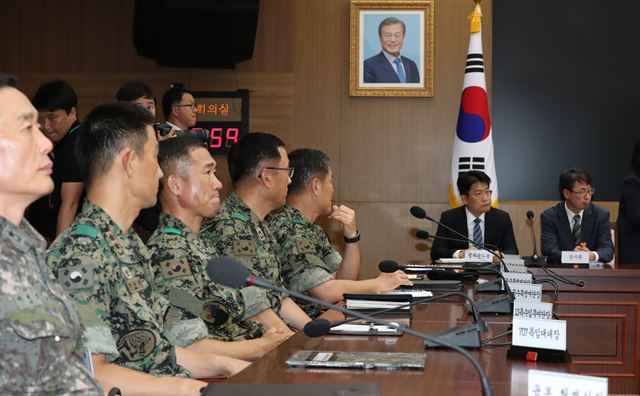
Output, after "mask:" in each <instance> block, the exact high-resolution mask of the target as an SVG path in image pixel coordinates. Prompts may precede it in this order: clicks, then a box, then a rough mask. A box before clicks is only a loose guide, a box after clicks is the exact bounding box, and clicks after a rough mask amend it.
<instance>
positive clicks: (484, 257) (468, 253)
mask: <svg viewBox="0 0 640 396" xmlns="http://www.w3.org/2000/svg"><path fill="white" fill-rule="evenodd" d="M464 261H466V262H473V263H490V262H492V261H493V254H491V253H489V252H487V251H486V250H476V249H466V250H465V251H464Z"/></svg>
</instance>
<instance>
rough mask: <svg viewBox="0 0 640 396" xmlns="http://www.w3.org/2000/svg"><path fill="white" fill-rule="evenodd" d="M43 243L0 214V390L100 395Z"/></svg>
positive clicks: (26, 226) (70, 308)
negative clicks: (46, 258)
mask: <svg viewBox="0 0 640 396" xmlns="http://www.w3.org/2000/svg"><path fill="white" fill-rule="evenodd" d="M45 246H46V242H45V241H44V238H42V237H41V236H40V235H39V234H38V233H37V232H36V230H35V229H34V228H33V227H31V225H30V224H29V223H28V222H27V221H26V220H23V221H22V223H21V224H20V227H16V226H15V225H14V224H13V223H11V222H10V221H8V220H7V219H5V218H4V217H2V216H0V354H2V358H1V359H0V394H2V395H42V394H47V395H95V396H97V395H102V394H103V393H102V389H101V388H100V385H99V384H98V383H97V381H96V380H95V379H94V378H93V376H92V375H91V374H90V373H89V371H88V370H87V369H86V368H85V367H84V366H83V364H82V360H81V356H82V351H81V349H82V347H83V342H82V333H83V329H82V326H81V325H80V320H79V318H78V314H77V312H76V310H75V307H74V306H73V302H72V301H71V299H69V297H68V296H67V295H66V294H65V293H64V290H63V289H62V288H61V287H60V285H59V284H58V283H57V282H56V281H55V278H54V277H53V275H52V274H51V272H50V271H49V269H48V268H47V266H46V265H45V262H44V249H45Z"/></svg>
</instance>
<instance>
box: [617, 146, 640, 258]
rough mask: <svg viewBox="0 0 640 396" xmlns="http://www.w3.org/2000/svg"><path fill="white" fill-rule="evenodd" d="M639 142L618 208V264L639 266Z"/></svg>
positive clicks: (635, 148)
mask: <svg viewBox="0 0 640 396" xmlns="http://www.w3.org/2000/svg"><path fill="white" fill-rule="evenodd" d="M638 246H640V140H638V141H636V144H635V145H634V147H633V155H632V156H631V172H630V173H629V174H628V175H627V177H625V178H624V184H623V185H622V194H621V196H620V206H619V207H618V260H617V261H618V263H620V264H640V250H639V249H638Z"/></svg>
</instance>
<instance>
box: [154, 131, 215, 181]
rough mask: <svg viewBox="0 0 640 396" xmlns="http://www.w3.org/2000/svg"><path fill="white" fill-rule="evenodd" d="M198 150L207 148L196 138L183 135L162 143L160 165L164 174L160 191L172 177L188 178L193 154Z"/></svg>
mask: <svg viewBox="0 0 640 396" xmlns="http://www.w3.org/2000/svg"><path fill="white" fill-rule="evenodd" d="M197 148H204V149H206V148H207V145H206V144H205V142H204V141H203V140H202V139H200V138H198V137H195V136H190V135H183V136H178V137H176V138H173V139H167V140H164V141H162V142H160V151H159V153H158V164H159V165H160V169H162V173H163V174H164V175H163V176H162V178H161V179H160V190H159V191H158V192H160V191H162V188H163V186H164V185H165V184H166V181H167V178H168V177H169V176H170V175H178V176H180V177H182V178H187V170H188V169H189V167H190V166H191V152H192V151H193V150H195V149H197Z"/></svg>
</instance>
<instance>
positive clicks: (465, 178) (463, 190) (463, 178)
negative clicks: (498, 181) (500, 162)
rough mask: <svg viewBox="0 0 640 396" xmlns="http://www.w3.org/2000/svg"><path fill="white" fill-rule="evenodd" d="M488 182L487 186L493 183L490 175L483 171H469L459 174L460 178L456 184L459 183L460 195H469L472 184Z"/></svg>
mask: <svg viewBox="0 0 640 396" xmlns="http://www.w3.org/2000/svg"><path fill="white" fill-rule="evenodd" d="M478 182H480V183H487V186H490V185H491V178H490V177H489V175H487V174H486V173H484V172H482V171H475V170H472V171H468V172H463V173H461V174H460V175H458V180H457V181H456V184H457V185H458V191H459V192H460V195H469V190H471V186H473V185H474V184H476V183H478Z"/></svg>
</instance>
